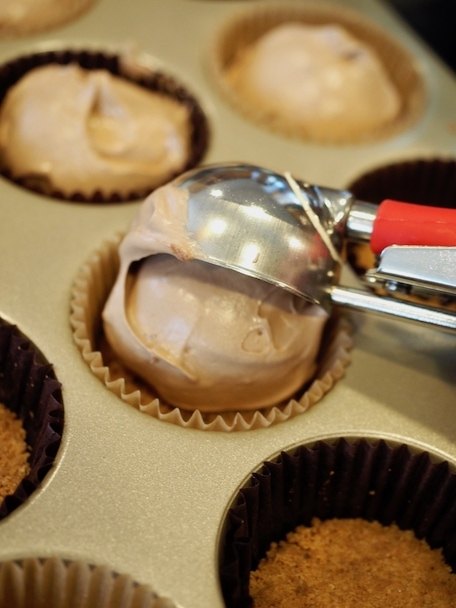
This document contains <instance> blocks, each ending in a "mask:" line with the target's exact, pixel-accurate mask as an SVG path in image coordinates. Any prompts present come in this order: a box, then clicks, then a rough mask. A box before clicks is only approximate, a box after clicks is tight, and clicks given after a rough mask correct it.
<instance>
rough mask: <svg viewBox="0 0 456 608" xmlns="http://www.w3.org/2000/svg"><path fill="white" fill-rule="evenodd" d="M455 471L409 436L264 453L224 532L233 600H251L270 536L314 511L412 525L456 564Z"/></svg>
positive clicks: (224, 570) (307, 520) (225, 578)
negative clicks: (400, 440)
mask: <svg viewBox="0 0 456 608" xmlns="http://www.w3.org/2000/svg"><path fill="white" fill-rule="evenodd" d="M455 493H456V473H455V470H454V466H453V467H450V465H449V463H448V462H446V461H442V460H440V461H436V459H434V457H433V456H431V455H430V454H429V453H427V452H425V451H418V450H416V449H415V448H411V447H409V446H407V445H405V444H397V443H395V442H389V441H388V442H387V441H385V440H378V439H375V440H370V439H366V438H362V439H349V438H344V437H341V438H335V439H331V440H326V441H325V440H321V441H317V442H315V443H312V444H309V445H301V446H298V447H296V448H294V449H292V450H290V451H283V452H281V453H280V454H279V455H278V456H276V457H275V458H272V459H271V460H269V461H265V462H264V463H263V464H262V465H261V467H259V468H258V469H257V470H256V471H255V472H253V473H252V475H251V476H250V477H249V479H248V480H247V482H246V483H245V484H243V487H242V488H241V489H240V490H239V492H238V493H237V495H236V497H235V498H234V500H233V502H232V504H231V506H230V508H229V509H228V511H227V514H226V517H225V521H224V525H223V530H222V534H221V539H220V551H219V575H220V582H221V586H222V590H223V594H224V598H225V602H226V606H227V608H246V607H247V606H250V605H251V599H250V596H249V573H250V571H252V570H254V569H256V568H257V566H258V563H259V561H260V560H261V558H262V557H263V556H264V555H265V554H266V551H267V549H268V547H269V546H270V544H271V542H277V541H279V540H281V539H283V538H285V536H286V534H287V533H288V532H290V531H291V530H293V529H294V528H296V527H297V526H298V525H306V526H308V525H310V524H311V521H312V519H313V518H315V517H317V518H319V519H321V520H326V519H333V518H363V519H366V520H368V521H378V522H379V523H381V524H382V525H389V524H391V523H395V524H396V525H397V526H398V527H399V528H401V529H404V530H413V532H414V533H415V535H416V537H417V538H419V539H425V540H426V542H427V543H428V544H429V546H430V547H431V548H438V549H442V553H443V556H444V559H445V561H446V563H447V564H448V565H449V566H450V567H451V568H452V570H453V571H455V570H456V506H455V501H454V497H455V495H456V494H455Z"/></svg>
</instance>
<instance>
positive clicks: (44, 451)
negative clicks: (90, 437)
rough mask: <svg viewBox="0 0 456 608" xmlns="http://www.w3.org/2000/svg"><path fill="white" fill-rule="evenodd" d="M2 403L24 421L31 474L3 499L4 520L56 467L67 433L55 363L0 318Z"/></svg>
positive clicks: (0, 509)
mask: <svg viewBox="0 0 456 608" xmlns="http://www.w3.org/2000/svg"><path fill="white" fill-rule="evenodd" d="M0 403H2V404H4V405H6V407H8V408H9V409H10V410H11V411H12V412H14V413H15V414H16V416H17V417H18V418H19V419H20V420H21V421H22V424H23V427H24V429H25V432H26V442H27V445H28V446H29V449H30V455H29V473H28V474H27V475H26V477H25V478H24V479H23V480H22V482H21V483H20V484H19V486H18V487H17V489H16V491H15V492H14V493H13V494H11V495H9V496H7V497H6V498H5V499H4V500H3V501H0V519H2V518H4V517H6V516H7V515H8V514H9V513H11V511H13V510H14V509H16V508H17V507H19V506H20V505H21V504H23V503H24V502H25V501H26V500H27V499H28V497H29V496H30V495H31V494H32V493H33V492H34V491H35V490H36V489H37V488H38V487H39V486H40V485H41V484H42V482H43V480H44V479H45V477H46V475H47V473H48V472H49V470H50V469H51V468H52V466H53V463H54V459H55V456H56V454H57V450H58V448H59V446H60V441H61V438H62V432H63V419H64V412H63V401H62V394H61V389H60V383H59V382H58V381H57V379H56V377H55V374H54V371H53V369H52V366H51V365H50V364H49V363H48V362H47V361H46V360H45V358H44V357H43V355H42V354H41V353H40V351H39V350H38V349H37V348H36V346H35V345H34V344H32V343H31V342H30V340H28V338H26V337H25V336H24V335H23V334H22V333H21V332H20V331H19V330H18V328H17V327H15V326H14V325H10V324H9V323H7V322H6V321H4V320H2V319H0Z"/></svg>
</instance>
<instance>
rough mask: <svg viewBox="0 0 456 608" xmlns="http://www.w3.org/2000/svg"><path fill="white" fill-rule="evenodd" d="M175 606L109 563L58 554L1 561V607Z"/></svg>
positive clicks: (99, 607)
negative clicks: (110, 567) (78, 559)
mask: <svg viewBox="0 0 456 608" xmlns="http://www.w3.org/2000/svg"><path fill="white" fill-rule="evenodd" d="M70 605H71V606H76V605H77V606H79V607H80V608H113V607H114V606H116V607H117V608H175V604H174V602H172V601H171V600H169V599H166V598H163V597H160V596H159V595H157V594H156V593H155V592H154V591H153V590H152V589H151V588H150V587H149V586H148V585H141V584H139V583H137V582H136V581H134V580H133V579H132V578H131V577H130V576H128V575H125V574H119V573H117V572H114V571H112V570H110V569H109V567H108V566H99V565H97V566H96V565H92V564H89V563H86V562H84V561H70V560H64V559H60V558H58V557H50V558H35V557H30V558H24V559H18V560H12V561H5V562H0V608H43V607H44V606H45V607H46V608H67V607H68V606H70Z"/></svg>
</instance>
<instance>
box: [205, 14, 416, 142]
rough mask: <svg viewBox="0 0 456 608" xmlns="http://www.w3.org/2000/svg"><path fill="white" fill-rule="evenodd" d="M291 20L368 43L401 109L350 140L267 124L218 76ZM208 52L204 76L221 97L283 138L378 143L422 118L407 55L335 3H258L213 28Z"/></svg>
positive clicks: (261, 112)
mask: <svg viewBox="0 0 456 608" xmlns="http://www.w3.org/2000/svg"><path fill="white" fill-rule="evenodd" d="M293 21H295V22H302V23H305V24H309V25H323V24H329V23H333V24H338V25H341V26H342V27H344V28H346V29H347V31H348V32H349V33H351V34H352V35H353V36H354V37H355V38H357V39H358V40H360V41H361V42H363V43H365V44H367V45H369V46H370V47H371V48H372V49H373V51H374V52H375V53H376V54H377V56H378V57H379V58H380V60H381V62H382V64H383V65H384V67H385V68H386V71H387V73H388V76H389V77H390V79H391V81H392V83H393V85H394V86H395V88H396V89H397V91H398V93H399V96H400V98H401V109H400V112H399V115H398V116H397V117H396V119H394V120H392V121H391V122H390V123H388V124H385V125H384V126H381V127H378V128H376V129H374V130H372V131H369V132H366V133H365V134H364V133H363V134H360V135H358V136H355V137H347V136H340V137H337V138H336V137H334V136H329V135H326V136H319V137H316V136H312V135H311V134H309V133H307V132H306V131H305V129H302V130H300V129H299V128H298V127H297V126H294V125H289V124H285V123H281V122H279V121H278V120H277V121H274V122H272V123H271V117H270V113H269V112H268V110H263V109H262V108H261V107H260V104H255V107H252V105H251V104H249V103H248V102H247V103H246V102H245V101H244V100H243V99H242V97H241V95H239V94H238V93H237V92H236V91H235V90H233V88H232V87H231V86H230V84H229V83H228V82H227V80H226V78H225V75H224V73H225V70H226V67H227V66H228V65H230V63H231V61H232V60H233V58H234V57H235V55H236V54H237V53H238V52H239V51H240V50H241V49H242V48H243V47H245V46H247V45H249V44H251V43H252V42H254V41H255V40H257V39H258V38H259V37H260V36H261V35H263V34H264V33H265V32H267V31H268V30H270V29H271V28H272V27H274V26H276V25H279V24H283V23H286V22H293ZM208 54H209V58H208V61H207V63H208V71H209V75H210V77H211V79H212V80H213V82H214V85H215V86H216V87H217V88H218V89H219V91H220V94H221V95H222V97H223V98H224V99H226V100H227V101H228V102H229V103H230V104H231V106H232V107H233V108H235V109H237V110H238V111H239V112H240V113H241V114H243V115H244V116H245V117H246V118H248V119H250V120H252V121H253V122H254V123H256V124H257V125H259V126H262V127H264V128H267V129H269V130H271V131H274V132H276V133H277V134H279V135H283V136H285V137H290V138H297V139H302V140H309V141H314V142H317V143H322V144H354V143H360V142H370V141H378V140H383V139H386V138H388V137H392V136H393V135H395V134H396V133H400V132H402V131H404V130H406V129H407V128H409V127H410V126H412V125H413V124H414V123H415V122H416V121H417V120H418V119H419V118H420V116H421V115H422V113H423V110H424V107H425V103H426V90H425V86H424V82H423V79H422V76H421V74H420V72H419V70H418V68H417V65H416V62H415V60H414V59H413V57H412V55H411V53H409V52H408V51H407V50H406V49H405V48H404V47H403V46H402V45H401V44H400V42H399V41H396V39H394V38H393V37H392V36H391V35H389V34H388V33H387V32H385V31H384V30H382V29H380V28H379V27H378V26H377V25H376V24H375V23H374V22H373V21H372V20H370V19H369V18H368V17H366V16H364V14H363V13H361V12H360V11H356V10H352V9H350V8H346V7H344V6H341V5H339V4H331V3H329V2H321V3H320V2H319V3H316V2H306V3H302V4H298V3H296V4H290V3H286V2H285V3H283V4H278V3H267V2H264V3H261V5H255V6H253V7H249V8H248V9H240V10H238V12H237V13H235V14H234V15H233V16H232V17H231V18H229V19H227V21H226V22H225V23H222V24H221V26H220V27H219V28H218V30H217V32H216V35H215V36H214V41H213V43H212V46H211V48H210V49H209V51H208Z"/></svg>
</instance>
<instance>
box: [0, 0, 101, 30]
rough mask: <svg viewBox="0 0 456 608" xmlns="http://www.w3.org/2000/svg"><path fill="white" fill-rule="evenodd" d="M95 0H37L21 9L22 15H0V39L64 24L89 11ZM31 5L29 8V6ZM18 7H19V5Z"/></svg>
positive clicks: (50, 28)
mask: <svg viewBox="0 0 456 608" xmlns="http://www.w3.org/2000/svg"><path fill="white" fill-rule="evenodd" d="M95 2H96V0H60V2H59V4H58V5H56V3H55V2H54V3H48V7H47V10H46V6H45V4H44V5H43V3H42V2H37V3H36V7H33V6H32V5H31V4H30V5H29V7H28V9H27V6H26V7H25V8H24V9H23V13H22V15H21V14H20V13H19V14H17V13H16V15H14V13H13V14H12V15H4V16H3V17H0V39H11V38H18V37H20V36H26V35H29V34H35V33H37V32H46V31H49V30H52V29H55V28H57V27H59V26H62V25H65V24H66V23H69V22H71V21H74V20H76V19H77V18H78V17H80V16H81V15H83V14H84V13H85V12H87V11H89V10H90V8H91V7H92V5H93V4H94V3H95ZM30 7H31V8H30ZM19 8H20V7H19ZM43 9H44V10H43Z"/></svg>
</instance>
